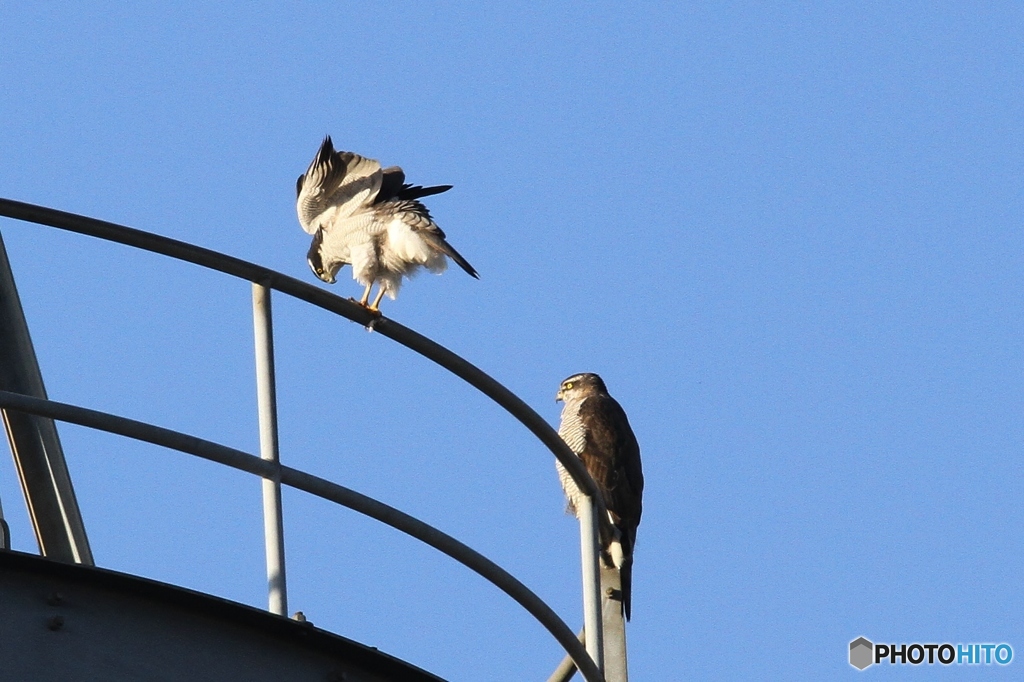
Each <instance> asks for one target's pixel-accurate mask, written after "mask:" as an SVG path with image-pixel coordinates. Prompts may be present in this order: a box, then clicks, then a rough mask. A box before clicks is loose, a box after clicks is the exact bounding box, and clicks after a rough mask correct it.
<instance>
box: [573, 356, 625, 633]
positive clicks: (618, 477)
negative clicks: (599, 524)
mask: <svg viewBox="0 0 1024 682" xmlns="http://www.w3.org/2000/svg"><path fill="white" fill-rule="evenodd" d="M555 399H556V400H559V401H563V402H564V403H565V407H563V408H562V423H561V424H560V425H559V427H558V435H560V436H561V437H562V440H564V441H565V442H566V444H567V445H568V446H569V449H570V450H572V451H573V452H574V453H576V455H577V456H578V457H579V458H580V459H581V460H582V461H583V464H584V465H585V466H586V467H587V471H588V472H590V475H591V477H592V478H593V479H594V482H595V483H596V484H597V487H598V489H599V490H600V491H601V494H602V496H603V498H604V504H605V507H606V508H607V509H608V517H609V520H610V521H611V522H612V525H613V526H615V528H616V529H617V530H618V531H619V540H618V541H615V540H612V541H611V542H610V543H609V544H607V545H606V546H605V547H604V548H603V549H604V554H605V558H606V561H611V562H612V564H613V565H615V566H616V567H617V568H618V569H619V575H620V576H621V579H622V606H623V610H624V611H625V613H626V620H629V616H630V592H631V586H632V576H633V546H634V544H635V543H636V528H637V526H639V525H640V513H641V511H642V509H643V491H644V474H643V469H642V467H641V465H640V445H639V444H638V443H637V442H636V436H635V435H633V429H631V428H630V426H629V419H627V418H626V413H625V412H624V411H623V409H622V407H621V406H620V405H619V404H618V403H617V402H616V401H615V398H612V397H611V396H610V395H608V389H607V388H605V385H604V381H602V380H601V377H599V376H598V375H596V374H590V373H585V374H574V375H572V376H571V377H569V378H568V379H566V380H565V381H563V382H562V386H561V388H559V389H558V395H557V396H556V397H555ZM555 465H556V467H557V468H558V478H559V479H560V480H561V482H562V490H564V491H565V497H566V499H567V500H568V501H569V506H568V511H569V512H570V513H572V514H573V515H574V516H577V517H578V516H579V513H578V511H577V509H578V506H579V502H580V499H581V497H582V493H581V492H580V489H579V488H578V487H577V486H576V482H575V481H573V480H572V476H570V475H569V472H568V471H566V470H565V467H563V466H562V464H561V462H558V461H557V460H556V462H555Z"/></svg>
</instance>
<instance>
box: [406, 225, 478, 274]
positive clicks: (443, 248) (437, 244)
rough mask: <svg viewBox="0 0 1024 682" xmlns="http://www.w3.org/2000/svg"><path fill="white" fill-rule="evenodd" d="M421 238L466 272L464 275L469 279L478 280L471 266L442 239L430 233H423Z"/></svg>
mask: <svg viewBox="0 0 1024 682" xmlns="http://www.w3.org/2000/svg"><path fill="white" fill-rule="evenodd" d="M421 234H423V233H421ZM423 236H424V237H425V238H426V239H427V241H428V242H429V243H430V245H431V246H433V247H434V248H435V249H437V250H438V251H440V252H441V253H443V254H444V255H446V256H448V257H449V258H451V259H452V260H453V261H455V262H456V263H458V264H459V267H460V268H462V269H463V270H465V271H466V274H468V275H469V276H470V277H475V278H476V279H480V275H478V274H477V272H476V270H474V269H473V266H472V265H470V264H469V261H467V260H466V259H465V258H463V257H462V254H460V253H459V252H458V251H456V250H455V248H454V247H453V246H452V245H451V244H449V243H448V242H447V241H445V238H444V237H442V236H440V235H436V234H430V233H425V234H423Z"/></svg>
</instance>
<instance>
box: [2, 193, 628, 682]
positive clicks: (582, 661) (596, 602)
mask: <svg viewBox="0 0 1024 682" xmlns="http://www.w3.org/2000/svg"><path fill="white" fill-rule="evenodd" d="M0 216H5V217H8V218H14V219H17V220H23V221H27V222H33V223H37V224H41V225H47V226H50V227H55V228H58V229H62V230H67V231H71V232H76V233H79V234H85V235H88V236H93V237H97V238H100V239H104V240H107V241H113V242H117V243H121V244H125V245H127V246H132V247H134V248H139V249H143V250H146V251H151V252H153V253H158V254H161V255H165V256H170V257H172V258H175V259H178V260H183V261H186V262H190V263H194V264H196V265H200V266H202V267H206V268H209V269H212V270H217V271H219V272H223V273H225V274H229V275H232V276H234V277H238V278H242V279H246V280H249V281H250V282H252V283H253V284H254V285H255V286H254V292H255V291H256V287H264V288H266V289H276V290H278V291H280V292H281V293H284V294H287V295H289V296H292V297H293V298H297V299H299V300H302V301H306V302H307V303H310V304H312V305H315V306H317V307H319V308H322V309H324V310H327V311H329V312H333V313H335V314H337V315H340V316H342V317H345V318H346V319H349V320H351V321H353V322H356V323H359V324H362V325H364V326H367V327H369V328H372V329H373V330H374V331H377V332H379V333H380V334H382V335H384V336H386V337H388V338H390V339H392V340H393V341H396V342H397V343H400V344H402V345H404V346H406V347H407V348H409V349H410V350H413V351H415V352H417V353H419V354H420V355H422V356H423V357H425V358H427V359H428V360H431V361H432V362H434V363H436V364H438V365H440V366H441V367H444V368H445V369H447V370H448V371H450V372H451V373H453V374H455V375H456V376H458V377H459V378H461V379H463V380H464V381H466V382H467V383H469V384H470V385H471V386H474V387H475V388H476V389H477V390H479V391H480V392H481V393H483V394H484V395H486V396H487V397H489V398H491V399H492V400H493V401H494V402H496V403H497V404H498V405H500V406H501V407H502V408H504V409H505V410H506V411H507V412H508V413H509V414H511V415H512V416H513V417H515V418H516V419H517V420H518V421H519V422H520V423H522V424H523V425H524V426H526V428H527V429H529V430H530V431H531V432H532V433H533V434H534V435H535V436H536V437H537V438H538V440H540V441H541V443H543V444H544V445H545V447H547V448H548V450H550V451H551V453H552V454H553V455H554V456H555V458H556V459H558V461H559V462H561V463H562V465H563V466H564V467H565V468H566V470H567V471H568V472H569V474H570V476H572V478H573V480H574V481H575V482H576V484H577V486H578V487H579V488H580V490H581V491H582V492H583V493H584V495H585V500H584V501H583V504H582V505H581V509H580V511H581V514H580V523H581V529H580V530H581V551H582V563H583V577H584V585H583V591H584V597H585V598H584V621H585V622H584V627H585V628H586V631H587V642H586V648H585V654H586V655H585V656H581V655H580V652H579V650H578V649H579V646H580V645H579V642H578V640H577V639H576V637H575V636H574V635H573V634H572V631H571V630H570V629H569V628H568V626H566V625H565V623H564V622H563V621H561V619H559V618H558V616H557V615H555V614H554V612H553V611H551V609H550V607H548V606H547V605H546V604H545V603H544V602H543V601H540V600H539V598H537V597H536V595H534V594H533V593H532V592H530V591H529V590H527V589H526V588H525V586H523V585H522V584H521V583H519V582H518V581H517V580H516V579H515V578H513V577H512V576H511V575H509V574H507V573H506V572H504V570H503V569H500V567H498V566H497V565H496V564H493V562H490V560H488V559H486V558H485V557H483V556H482V555H480V554H478V553H477V552H475V551H474V550H471V549H470V548H468V547H466V546H465V545H462V544H461V543H458V541H456V540H454V538H451V537H450V536H447V535H445V534H443V533H441V531H438V530H436V529H433V528H431V527H430V526H427V525H426V524H423V523H422V522H420V521H418V520H416V519H414V518H412V517H409V516H407V515H405V514H402V512H399V511H397V510H394V509H393V508H391V507H387V505H383V504H382V503H379V502H376V501H375V500H372V499H371V498H367V497H365V496H362V495H360V494H359V493H355V492H354V491H349V490H348V489H346V488H343V487H341V486H336V484H332V483H330V482H328V481H325V480H323V479H318V478H316V477H313V476H311V475H309V474H305V473H303V472H300V471H297V470H294V469H290V468H288V467H283V466H281V465H280V464H279V463H271V467H272V468H271V469H270V470H268V471H267V472H256V471H252V472H251V473H259V475H261V476H263V477H264V480H270V481H273V482H275V483H276V482H277V481H280V483H285V484H286V485H291V486H293V487H297V488H300V489H302V490H306V491H307V492H311V493H312V494H315V495H319V496H321V497H325V499H333V500H334V501H336V502H338V503H340V504H343V505H345V506H349V507H351V508H353V509H356V507H355V506H352V504H348V503H346V502H342V501H341V500H340V498H339V499H334V498H333V497H328V496H327V495H326V494H321V493H322V492H323V489H321V492H315V491H314V490H313V489H310V488H308V487H304V485H302V484H300V481H303V480H304V479H303V477H309V478H308V480H305V483H307V484H311V485H313V487H314V488H317V489H319V486H320V483H323V484H326V485H329V486H335V487H336V488H337V489H338V490H340V491H344V494H342V495H341V497H345V495H347V494H351V495H355V496H359V497H360V498H362V499H363V500H364V501H368V502H372V503H374V504H376V505H381V509H378V512H382V513H385V516H387V515H388V513H390V512H393V513H395V514H399V515H401V516H402V517H404V518H405V521H403V523H404V522H408V524H413V525H414V524H421V525H422V526H423V529H422V530H429V531H430V532H432V533H436V534H439V535H440V536H443V538H446V539H447V540H445V541H444V542H445V543H447V541H448V540H450V541H451V542H453V543H456V544H457V545H458V547H461V548H463V549H461V550H457V551H458V552H459V553H460V555H461V556H462V558H460V557H459V556H456V555H455V554H453V553H452V550H453V549H454V547H455V546H454V545H452V546H449V547H448V549H444V548H442V547H441V546H439V545H438V544H436V542H435V541H436V540H438V538H436V537H435V538H434V539H435V541H430V540H428V539H426V537H420V535H417V534H415V533H412V532H410V530H408V529H407V528H401V530H403V531H404V532H407V533H409V534H410V535H413V537H417V538H418V539H420V540H422V541H423V542H426V543H427V544H430V545H431V546H434V547H435V548H437V549H439V550H440V551H442V552H445V553H446V554H448V555H449V556H452V557H453V558H455V559H456V560H458V561H460V563H463V564H464V565H466V566H468V567H470V568H472V569H473V570H475V571H477V572H478V573H480V574H481V575H483V576H484V577H485V578H487V579H488V580H490V581H491V582H493V583H494V584H495V585H497V586H498V587H500V588H501V589H502V590H503V591H505V592H506V593H507V594H509V595H510V596H512V597H513V599H515V600H516V601H517V602H519V603H520V604H521V605H523V607H524V608H526V609H527V611H529V612H530V613H531V615H533V616H534V617H535V618H537V619H538V621H540V622H541V623H542V624H543V625H544V626H545V627H546V628H547V629H548V630H549V631H550V632H551V634H552V635H553V636H554V637H555V639H556V640H557V641H558V642H559V643H560V644H561V645H562V646H563V648H564V649H565V650H566V652H567V653H569V655H570V657H572V659H573V660H574V661H575V662H576V664H577V666H578V668H579V670H580V672H581V673H582V674H583V675H584V677H585V678H586V679H587V680H593V681H597V680H602V679H603V675H602V673H601V670H602V669H603V665H602V664H603V660H602V658H603V644H602V641H601V632H602V627H601V625H602V624H601V615H600V611H601V594H600V582H599V578H598V575H597V572H598V566H599V559H598V553H599V552H598V537H599V535H600V536H608V534H611V533H614V531H613V530H612V529H611V528H610V526H609V523H608V516H607V513H606V510H605V508H604V502H603V500H602V497H601V495H600V494H599V492H598V489H597V486H596V484H595V483H594V480H593V479H592V478H591V476H590V474H589V473H588V472H587V470H586V468H585V467H584V465H583V463H582V462H581V461H580V459H579V458H578V457H576V456H575V454H573V452H572V451H571V450H570V449H569V448H568V446H567V445H566V444H565V443H564V441H562V439H561V438H560V437H559V436H558V434H557V433H556V432H555V431H554V429H552V428H551V426H550V425H549V424H548V423H547V422H546V421H545V420H544V419H543V418H542V417H541V416H540V415H539V414H537V412H536V411H534V410H533V409H532V408H530V407H529V406H528V405H527V404H526V403H525V402H523V401H522V400H521V399H520V398H519V397H518V396H516V395H515V394H513V393H512V392H511V391H509V390H508V389H507V388H505V387H504V386H503V385H502V384H500V383H498V382H497V381H495V380H494V379H493V378H492V377H490V376H489V375H488V374H486V373H485V372H483V371H482V370H480V369H479V368H478V367H476V366H475V365H473V364H471V363H469V362H467V361H466V360H464V359H463V358H461V357H460V356H458V355H456V354H455V353H453V352H451V351H450V350H448V349H447V348H445V347H443V346H441V345H440V344H437V343H435V342H434V341H432V340H430V339H428V338H426V337H424V336H422V335H421V334H418V333H417V332H415V331H413V330H411V329H409V328H407V327H405V326H403V325H401V324H399V323H397V322H395V321H393V320H390V319H388V318H386V317H383V316H377V315H373V314H371V313H370V312H369V311H367V310H366V309H365V308H364V307H362V306H360V305H358V304H357V303H355V302H354V301H352V300H349V299H343V298H341V297H339V296H336V295H334V294H331V293H330V292H327V291H324V290H323V289H321V288H319V287H315V286H313V285H310V284H307V283H305V282H301V281H299V280H297V279H295V278H293V277H289V276H287V275H284V274H282V273H279V272H277V271H274V270H270V269H269V268H265V267H263V266H260V265H256V264H254V263H250V262H248V261H244V260H241V259H239V258H234V257H232V256H227V255H225V254H222V253H219V252H216V251H212V250H210V249H205V248H202V247H199V246H195V245H192V244H188V243H185V242H181V241H178V240H175V239H170V238H168V237H163V236H160V235H155V234H152V233H149V232H144V231H141V230H137V229H134V228H130V227H126V226H123V225H117V224H115V223H110V222H107V221H103V220H97V219H95V218H88V217H86V216H80V215H77V214H73V213H67V212H65V211H58V210H55V209H51V208H46V207H43V206H37V205H34V204H28V203H24V202H19V201H13V200H10V199H3V198H0ZM265 293H266V294H267V295H268V296H269V291H266V292H265ZM254 303H255V299H254ZM267 312H268V313H269V299H268V301H267ZM254 315H259V313H258V312H257V311H256V309H255V308H254ZM259 324H260V322H259V321H258V320H257V325H259ZM259 333H260V331H259V330H258V329H257V334H259ZM257 343H258V344H259V343H260V342H259V340H258V341H257ZM257 362H260V360H259V358H258V359H257ZM261 390H262V389H261ZM13 395H17V394H7V399H9V398H10V396H13ZM65 407H69V408H70V407H72V406H65ZM75 409H83V408H75ZM26 411H29V410H26ZM96 414H101V413H96ZM107 416H108V417H111V418H114V419H117V418H116V417H113V415H107ZM54 418H58V419H62V418H61V417H54ZM125 421H128V420H125ZM136 424H141V423H136ZM142 426H148V425H142ZM150 428H158V427H150ZM261 428H262V427H261ZM168 433H173V432H168ZM177 435H178V436H180V437H183V438H192V437H191V436H187V435H185V434H177ZM133 437H134V436H133ZM143 440H145V439H143ZM193 441H194V442H195V443H198V442H203V443H208V442H207V441H201V439H194V438H193ZM161 444H162V443H161ZM208 444H210V445H215V444H212V443H208ZM168 447H171V446H168ZM218 447H223V446H218ZM175 449H181V448H177V447H176V448H175ZM228 450H230V449H228ZM182 451H185V452H189V451H188V450H182ZM235 452H239V451H235ZM192 454H198V453H192ZM239 454H242V455H245V456H246V457H251V455H247V454H246V453H240V452H239ZM200 456H203V455H200ZM259 461H261V463H265V462H264V461H263V460H259ZM230 466H235V465H230ZM236 468H241V469H243V470H247V471H248V469H246V468H245V467H240V466H239V467H236ZM289 472H290V473H289ZM286 474H287V478H288V480H286ZM278 477H280V478H278ZM318 482H319V483H318ZM334 492H335V493H337V490H336V491H334ZM353 499H354V498H353ZM350 501H351V500H350ZM357 510H358V511H361V512H362V513H367V514H368V515H370V516H372V517H373V518H377V519H378V520H381V521H382V522H384V523H388V524H389V525H394V523H391V522H389V521H387V520H385V518H384V517H382V516H378V515H377V514H375V513H369V512H368V511H363V510H361V509H357ZM382 510H390V512H383V511H382ZM395 527H396V528H398V526H397V525H395ZM409 527H410V528H411V527H412V525H409ZM427 535H430V533H427ZM463 551H465V552H469V553H471V554H461V553H462V552H463ZM270 555H271V547H270V540H269V539H268V571H269V570H270V568H271V566H270V564H271V556H270ZM480 562H486V564H484V563H480ZM486 565H489V566H492V567H493V568H496V569H497V570H499V571H501V572H502V573H503V574H504V575H505V576H507V579H508V580H511V581H513V582H514V584H515V585H517V586H518V587H519V588H521V589H522V590H525V592H526V594H528V595H529V597H526V595H524V594H522V593H518V592H517V593H518V594H519V596H518V597H517V596H516V595H515V594H513V592H511V591H509V589H507V588H509V587H511V586H512V583H507V584H506V585H505V586H503V585H502V584H499V583H498V582H496V581H495V580H493V579H492V578H491V577H488V576H487V575H485V574H484V573H482V572H481V571H480V570H478V566H486ZM280 566H281V573H280V582H279V584H280V587H281V591H282V593H283V561H282V562H281V563H280ZM485 570H490V569H485ZM271 582H272V583H273V580H272V581H271ZM512 589H514V590H517V589H518V588H514V587H513V588H512ZM523 598H526V599H527V600H528V601H529V599H530V598H532V599H536V600H537V602H538V603H537V604H535V605H534V606H533V607H528V606H527V605H526V603H525V602H524V601H523V600H522V599H523ZM271 599H272V604H273V602H274V599H275V597H274V593H273V587H272V597H271ZM277 603H278V604H283V599H282V600H278V601H277ZM541 607H542V608H541ZM537 608H540V611H544V610H546V611H547V612H548V613H549V614H550V617H553V618H554V619H555V620H556V621H557V624H558V625H555V623H554V622H553V621H550V617H549V616H545V617H544V618H541V616H540V615H538V612H535V609H537ZM552 627H555V629H552ZM556 630H557V631H556Z"/></svg>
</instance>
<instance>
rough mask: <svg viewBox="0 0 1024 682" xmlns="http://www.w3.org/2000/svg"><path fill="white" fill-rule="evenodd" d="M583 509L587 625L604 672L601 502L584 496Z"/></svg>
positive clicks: (594, 655) (594, 656)
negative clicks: (599, 503) (597, 502)
mask: <svg viewBox="0 0 1024 682" xmlns="http://www.w3.org/2000/svg"><path fill="white" fill-rule="evenodd" d="M579 512H580V556H581V559H582V562H583V629H584V631H585V634H586V639H587V641H586V646H587V653H589V654H590V657H591V658H592V659H594V663H595V664H597V668H598V670H600V671H601V672H602V673H604V641H603V640H604V635H603V628H602V623H601V549H600V546H601V545H600V540H599V536H600V529H599V527H598V522H599V519H598V517H597V504H596V502H595V501H594V498H593V497H589V496H584V498H583V504H582V505H581V508H580V509H579Z"/></svg>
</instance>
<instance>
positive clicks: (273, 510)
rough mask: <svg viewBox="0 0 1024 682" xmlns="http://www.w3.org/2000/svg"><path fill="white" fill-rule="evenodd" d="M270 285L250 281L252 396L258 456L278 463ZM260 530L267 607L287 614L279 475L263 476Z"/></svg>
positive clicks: (275, 611) (279, 613)
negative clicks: (256, 407) (253, 355)
mask: <svg viewBox="0 0 1024 682" xmlns="http://www.w3.org/2000/svg"><path fill="white" fill-rule="evenodd" d="M270 291H271V290H270V288H269V287H267V286H264V285H263V284H258V283H256V282H253V285H252V317H253V328H254V331H255V337H256V396H257V403H258V405H259V420H260V457H262V458H263V459H265V460H267V461H270V462H274V463H275V464H280V461H281V460H280V455H279V452H278V442H277V389H276V387H275V382H274V325H273V319H272V317H271V313H270ZM263 533H264V539H265V544H266V551H267V588H268V590H269V605H268V607H267V608H268V609H269V611H270V612H271V613H276V614H278V615H281V616H284V615H287V613H288V592H287V587H286V583H285V569H284V520H283V518H282V514H281V477H280V475H277V476H275V477H274V478H264V479H263Z"/></svg>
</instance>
